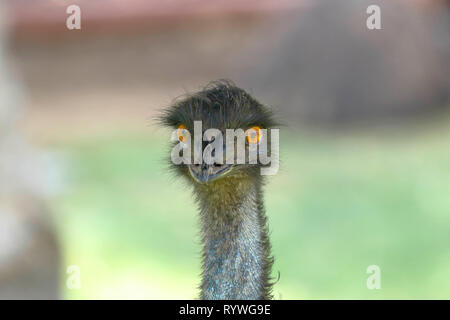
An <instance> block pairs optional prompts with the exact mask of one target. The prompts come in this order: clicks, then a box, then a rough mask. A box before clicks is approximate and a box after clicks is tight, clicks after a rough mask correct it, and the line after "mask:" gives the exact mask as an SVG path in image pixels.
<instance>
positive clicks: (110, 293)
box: [51, 116, 450, 299]
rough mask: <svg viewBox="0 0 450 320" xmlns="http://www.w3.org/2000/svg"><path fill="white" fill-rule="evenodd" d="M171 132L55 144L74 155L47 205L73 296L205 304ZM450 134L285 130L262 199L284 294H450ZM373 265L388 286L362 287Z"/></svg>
mask: <svg viewBox="0 0 450 320" xmlns="http://www.w3.org/2000/svg"><path fill="white" fill-rule="evenodd" d="M168 137H169V133H168V132H165V131H164V130H155V129H149V130H148V132H147V133H146V134H143V133H142V132H140V133H133V132H131V131H128V132H120V131H118V132H116V133H112V134H110V135H108V136H107V137H98V138H95V139H92V138H90V139H78V140H77V139H75V140H73V141H70V142H64V143H61V144H56V145H55V144H53V145H51V147H52V148H56V149H57V150H60V151H63V152H64V153H65V154H67V155H70V159H71V161H72V163H71V164H72V169H71V172H70V176H71V182H72V186H71V188H70V190H69V192H68V193H67V194H65V195H63V196H60V197H58V198H57V199H55V200H53V201H52V209H53V211H54V212H57V214H55V218H56V220H57V230H58V234H59V236H60V238H61V240H62V242H61V243H62V246H63V252H64V261H65V264H66V265H71V264H75V265H79V266H80V268H81V275H82V288H81V289H80V290H68V289H65V291H64V292H65V293H64V294H65V297H66V298H88V299H98V298H123V297H127V298H150V299H190V298H195V297H196V295H197V290H196V286H197V285H198V284H199V279H200V278H199V273H200V264H199V262H200V254H199V252H200V243H199V237H198V230H199V226H198V219H197V212H196V208H195V205H194V203H193V200H192V197H191V191H190V189H189V188H188V186H187V185H185V184H184V183H183V182H182V181H181V180H178V179H174V178H173V177H171V176H170V174H169V173H167V172H166V171H165V170H164V168H165V163H164V161H163V159H164V157H165V156H166V154H165V152H166V151H167V148H166V146H167V144H168ZM449 140H450V116H447V117H444V119H440V120H436V121H431V122H429V125H426V124H421V125H417V124H416V123H410V124H408V125H407V126H405V128H403V129H402V130H400V131H399V130H398V129H396V128H393V127H389V126H387V127H383V128H375V129H372V130H369V131H368V130H364V131H363V132H361V131H353V132H346V131H344V132H342V131H338V132H336V131H332V132H328V133H323V132H321V133H317V132H314V131H311V130H310V131H300V130H292V129H289V128H284V129H282V130H281V161H282V164H281V169H280V172H279V174H278V175H276V176H274V177H269V181H270V183H268V185H267V188H266V192H265V195H266V196H265V200H266V207H267V212H268V215H269V223H270V229H271V240H272V244H273V254H274V256H275V265H274V276H275V277H276V276H277V272H278V271H279V272H280V274H281V277H280V280H279V282H278V283H277V284H276V285H275V289H274V293H275V298H276V299H350V298H358V299H419V298H420V299H431V298H448V297H449V295H450V250H449V247H448V244H449V242H450V215H449V212H450V197H449V194H450V166H449V163H450V149H449V148H448V141H449ZM372 264H375V265H378V266H379V267H380V268H381V274H382V278H381V279H382V280H381V281H382V282H381V286H382V288H381V290H368V289H367V287H366V279H367V277H368V276H369V275H368V274H366V269H367V267H368V266H369V265H372ZM62 277H63V279H62V282H61V283H62V284H65V279H66V275H64V274H63V275H62ZM64 287H65V286H64Z"/></svg>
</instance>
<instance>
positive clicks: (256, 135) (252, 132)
mask: <svg viewBox="0 0 450 320" xmlns="http://www.w3.org/2000/svg"><path fill="white" fill-rule="evenodd" d="M261 138H262V131H261V128H260V127H258V126H254V127H251V128H250V129H248V131H247V141H248V143H250V144H258V143H259V142H260V141H261Z"/></svg>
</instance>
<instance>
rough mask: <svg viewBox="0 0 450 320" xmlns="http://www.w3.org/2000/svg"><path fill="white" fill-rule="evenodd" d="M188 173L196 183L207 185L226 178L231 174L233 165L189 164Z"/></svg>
mask: <svg viewBox="0 0 450 320" xmlns="http://www.w3.org/2000/svg"><path fill="white" fill-rule="evenodd" d="M188 167H189V173H190V175H191V176H192V178H193V179H194V180H195V181H196V182H198V183H209V182H212V181H215V180H217V179H219V178H222V177H224V176H226V175H227V174H228V173H230V172H231V170H232V168H233V165H231V164H211V165H209V164H206V163H202V164H191V165H189V166H188Z"/></svg>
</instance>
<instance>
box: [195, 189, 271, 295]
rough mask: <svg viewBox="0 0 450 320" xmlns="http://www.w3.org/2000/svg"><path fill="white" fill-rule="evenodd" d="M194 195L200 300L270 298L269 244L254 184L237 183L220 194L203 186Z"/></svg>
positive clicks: (262, 210)
mask: <svg viewBox="0 0 450 320" xmlns="http://www.w3.org/2000/svg"><path fill="white" fill-rule="evenodd" d="M218 195H220V197H219V196H218ZM198 199H199V202H200V206H201V212H200V213H201V215H200V216H201V223H202V243H203V266H202V267H203V277H202V283H201V298H202V299H233V300H234V299H239V300H241V299H268V298H270V293H269V292H268V290H270V289H269V287H270V285H269V284H268V274H267V273H268V272H270V267H271V259H270V258H269V250H270V248H269V246H268V240H267V231H266V227H265V213H264V208H263V204H262V200H261V193H260V191H259V189H258V187H256V186H254V185H244V186H241V188H239V186H237V187H236V189H234V190H233V191H231V192H229V193H225V196H224V192H223V191H222V192H218V191H217V190H207V191H203V194H202V196H201V197H200V196H199V197H198Z"/></svg>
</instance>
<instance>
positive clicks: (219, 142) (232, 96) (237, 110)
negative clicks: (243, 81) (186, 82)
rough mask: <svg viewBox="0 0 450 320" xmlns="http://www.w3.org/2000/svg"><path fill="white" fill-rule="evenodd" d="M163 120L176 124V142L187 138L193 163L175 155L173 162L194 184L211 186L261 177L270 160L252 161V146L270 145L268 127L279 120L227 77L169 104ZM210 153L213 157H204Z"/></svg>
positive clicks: (174, 128)
mask: <svg viewBox="0 0 450 320" xmlns="http://www.w3.org/2000/svg"><path fill="white" fill-rule="evenodd" d="M160 122H161V123H162V124H163V125H165V126H168V127H170V128H172V129H173V130H174V132H173V135H174V139H173V140H174V146H175V145H177V144H178V145H180V144H184V152H186V151H187V153H188V154H190V155H189V156H188V158H190V159H191V161H190V163H179V164H174V163H173V161H171V166H172V168H173V169H175V171H176V172H177V173H179V174H180V175H182V176H184V177H186V178H188V179H189V181H191V182H194V184H200V185H208V186H211V185H215V184H220V183H227V182H228V184H229V185H232V183H231V184H230V183H229V182H233V181H234V182H236V180H234V179H250V180H254V179H260V168H261V167H263V166H265V165H267V164H263V163H261V161H259V160H260V159H258V160H257V161H256V163H255V162H254V161H253V162H252V161H250V151H251V150H255V148H260V147H261V145H262V144H263V143H264V146H265V147H266V149H267V150H270V140H269V137H270V130H269V129H271V128H273V127H274V126H275V125H276V123H275V121H274V119H273V114H272V111H271V110H270V109H269V108H268V107H266V106H264V105H262V104H261V103H259V102H258V101H257V100H255V99H254V98H253V97H252V96H250V94H248V93H247V92H245V91H244V90H242V89H240V88H238V87H236V86H234V85H233V84H231V83H230V82H226V81H219V82H213V83H211V84H209V85H208V86H206V87H205V88H204V89H203V90H202V91H200V92H198V93H195V94H192V95H189V96H187V97H183V99H181V100H179V101H177V102H176V103H174V104H173V105H172V106H170V107H169V108H167V109H166V110H164V112H163V114H162V115H161V117H160ZM199 124H200V125H199ZM200 128H201V129H200ZM194 129H196V130H194ZM199 129H200V131H201V132H198V131H199ZM195 135H197V136H195ZM220 136H221V137H220ZM196 137H198V138H199V139H200V140H201V141H199V139H196ZM265 139H266V140H265ZM196 141H197V144H196ZM231 141H232V142H233V144H232V148H231V147H230V146H231V145H230V144H229V143H230V142H231ZM195 148H198V149H197V150H195ZM196 151H197V153H196ZM242 151H243V152H242ZM196 154H197V155H200V156H201V157H202V159H201V160H200V161H199V159H197V161H196V159H195V155H196ZM207 154H209V155H210V159H211V160H210V161H207V160H205V155H207ZM242 156H243V157H244V158H242ZM239 157H240V159H238V158H239ZM199 162H202V163H199Z"/></svg>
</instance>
